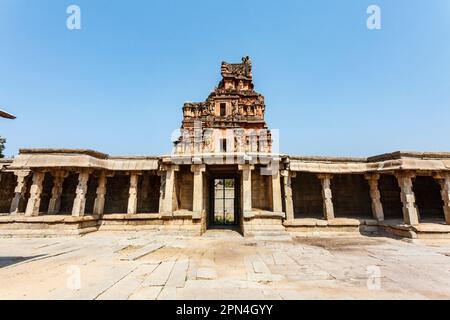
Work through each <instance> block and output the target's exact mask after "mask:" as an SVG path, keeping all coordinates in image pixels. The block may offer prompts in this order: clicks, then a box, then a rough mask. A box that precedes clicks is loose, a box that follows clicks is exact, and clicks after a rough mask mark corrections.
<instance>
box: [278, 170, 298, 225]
mask: <svg viewBox="0 0 450 320" xmlns="http://www.w3.org/2000/svg"><path fill="white" fill-rule="evenodd" d="M281 175H282V176H283V184H284V203H285V206H286V219H287V220H293V219H294V201H293V199H292V185H291V182H292V180H291V178H294V177H295V173H294V172H291V171H289V170H283V171H282V172H281Z"/></svg>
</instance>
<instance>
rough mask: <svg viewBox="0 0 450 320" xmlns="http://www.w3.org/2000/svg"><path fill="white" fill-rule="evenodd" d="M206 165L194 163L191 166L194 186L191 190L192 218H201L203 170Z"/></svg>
mask: <svg viewBox="0 0 450 320" xmlns="http://www.w3.org/2000/svg"><path fill="white" fill-rule="evenodd" d="M205 169H206V166H205V165H204V164H196V165H192V166H191V171H192V172H193V173H194V188H193V190H192V192H193V194H192V211H193V212H194V213H193V214H192V219H201V218H202V214H203V172H205Z"/></svg>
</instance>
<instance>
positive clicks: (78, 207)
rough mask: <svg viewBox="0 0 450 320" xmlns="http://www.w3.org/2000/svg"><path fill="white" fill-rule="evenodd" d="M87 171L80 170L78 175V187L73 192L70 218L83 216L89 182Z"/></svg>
mask: <svg viewBox="0 0 450 320" xmlns="http://www.w3.org/2000/svg"><path fill="white" fill-rule="evenodd" d="M89 173H90V172H89V170H86V169H84V170H82V171H80V173H79V174H78V185H77V189H76V191H75V193H76V196H75V199H74V200H73V208H72V216H74V217H82V216H84V210H85V206H86V194H87V189H88V181H89Z"/></svg>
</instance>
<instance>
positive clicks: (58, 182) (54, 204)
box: [47, 171, 68, 214]
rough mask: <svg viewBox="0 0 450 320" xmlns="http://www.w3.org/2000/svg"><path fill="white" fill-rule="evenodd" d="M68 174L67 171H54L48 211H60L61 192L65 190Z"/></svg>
mask: <svg viewBox="0 0 450 320" xmlns="http://www.w3.org/2000/svg"><path fill="white" fill-rule="evenodd" d="M67 176H68V172H66V171H56V172H54V173H53V188H52V197H51V198H50V202H49V203H48V211H47V212H48V213H49V214H55V213H58V212H59V210H60V208H61V194H62V191H63V183H64V179H65V178H66V177H67Z"/></svg>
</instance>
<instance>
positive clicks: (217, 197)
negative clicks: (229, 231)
mask: <svg viewBox="0 0 450 320" xmlns="http://www.w3.org/2000/svg"><path fill="white" fill-rule="evenodd" d="M210 191H211V193H210V216H209V226H210V227H216V228H217V227H218V228H226V227H233V226H237V225H239V179H238V178H237V177H233V176H213V177H211V178H210Z"/></svg>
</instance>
